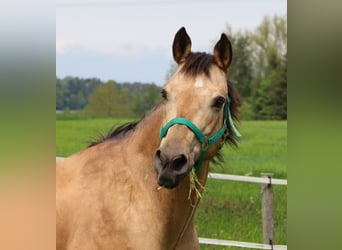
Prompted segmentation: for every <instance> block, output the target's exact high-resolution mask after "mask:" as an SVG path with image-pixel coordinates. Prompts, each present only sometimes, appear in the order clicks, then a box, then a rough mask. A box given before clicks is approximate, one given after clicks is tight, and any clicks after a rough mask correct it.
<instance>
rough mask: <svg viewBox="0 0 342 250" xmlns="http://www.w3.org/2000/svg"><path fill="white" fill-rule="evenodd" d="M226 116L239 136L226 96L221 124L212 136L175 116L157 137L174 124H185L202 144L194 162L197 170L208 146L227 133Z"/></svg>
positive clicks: (184, 119)
mask: <svg viewBox="0 0 342 250" xmlns="http://www.w3.org/2000/svg"><path fill="white" fill-rule="evenodd" d="M227 118H228V121H229V125H230V127H231V128H232V130H233V133H234V134H235V135H236V136H237V137H241V134H240V133H239V131H238V130H237V129H236V127H235V126H234V122H233V119H232V117H231V114H230V98H229V97H228V99H227V101H226V103H225V107H224V118H223V125H222V127H221V128H220V130H219V131H217V132H216V134H214V135H213V136H211V137H208V136H205V135H204V134H203V133H202V131H201V130H200V129H199V128H198V127H197V126H196V125H195V124H193V123H192V122H191V121H189V120H188V119H186V118H181V117H176V118H174V119H172V120H170V121H169V122H168V123H166V125H165V127H160V133H159V137H160V140H162V139H163V138H164V137H165V135H166V133H167V131H168V130H169V128H170V127H172V126H173V125H175V124H181V125H185V126H187V127H188V128H189V129H190V130H191V131H192V132H193V133H194V134H195V135H196V137H197V139H198V140H199V141H200V143H201V146H202V153H201V156H200V159H199V160H198V162H197V163H196V164H195V170H196V172H198V171H199V170H200V169H201V166H202V162H203V160H204V157H205V155H206V153H207V151H208V148H209V146H210V145H212V144H214V143H215V142H217V141H218V140H219V139H220V138H222V137H223V140H224V139H225V137H226V136H227V133H228V127H227V122H226V121H227Z"/></svg>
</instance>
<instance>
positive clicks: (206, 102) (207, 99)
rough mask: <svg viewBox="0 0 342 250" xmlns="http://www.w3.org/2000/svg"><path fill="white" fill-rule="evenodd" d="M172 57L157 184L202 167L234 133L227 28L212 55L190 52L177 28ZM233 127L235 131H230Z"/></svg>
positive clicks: (174, 181) (185, 36) (176, 181)
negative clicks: (175, 65) (228, 71)
mask: <svg viewBox="0 0 342 250" xmlns="http://www.w3.org/2000/svg"><path fill="white" fill-rule="evenodd" d="M172 47H173V57H174V60H175V61H176V63H177V64H178V68H177V70H176V72H175V73H174V75H173V76H172V77H171V78H170V80H169V81H168V82H167V83H166V85H165V86H164V88H163V89H162V91H161V93H162V96H163V105H164V116H163V122H162V125H161V130H160V139H161V143H160V146H159V148H158V149H157V150H156V152H155V156H154V167H155V170H156V173H157V176H158V184H159V185H160V186H164V187H166V188H174V187H176V186H177V185H178V184H179V183H180V182H181V181H182V180H183V179H184V177H185V176H187V175H188V174H189V172H190V171H191V169H192V168H193V167H194V168H195V169H196V171H200V168H201V164H202V163H203V162H204V161H208V160H211V159H212V158H213V157H214V156H215V155H216V154H217V153H218V151H219V149H220V147H221V146H222V144H223V142H224V141H225V140H226V139H227V137H228V138H231V139H232V138H233V136H234V135H231V132H232V131H233V130H234V131H235V132H236V133H238V132H237V131H236V129H235V127H234V125H233V123H232V119H231V113H230V112H231V110H232V109H234V107H231V106H230V102H231V101H233V102H234V101H235V100H231V95H230V94H229V91H230V88H229V86H228V82H227V70H228V67H229V65H230V63H231V60H232V46H231V43H230V41H229V39H228V38H227V36H226V35H225V34H222V35H221V37H220V39H219V41H218V42H217V43H216V45H215V47H214V51H213V55H211V54H207V53H201V52H195V53H194V52H191V39H190V37H189V35H188V34H187V33H186V30H185V28H184V27H183V28H181V29H180V30H179V31H178V32H177V33H176V35H175V38H174V41H173V46H172ZM234 131H233V132H234Z"/></svg>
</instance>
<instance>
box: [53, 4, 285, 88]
mask: <svg viewBox="0 0 342 250" xmlns="http://www.w3.org/2000/svg"><path fill="white" fill-rule="evenodd" d="M274 15H279V16H286V15H287V1H286V0H208V1H204V0H126V1H124V0H83V1H82V0H57V1H56V75H57V77H59V78H63V77H65V76H68V75H70V76H74V77H76V76H77V77H81V78H92V77H96V78H99V79H101V80H103V81H107V80H114V81H116V82H119V83H123V82H142V83H155V84H157V85H159V86H162V85H163V84H164V83H165V82H166V75H167V72H168V70H169V69H170V67H171V64H172V63H173V57H172V42H173V38H174V35H175V33H176V32H177V31H178V30H179V29H180V28H181V27H183V26H184V27H185V28H186V30H187V33H188V34H189V36H190V38H191V41H192V50H193V51H204V52H209V53H212V50H213V47H214V45H215V43H216V41H217V40H218V39H219V38H220V35H221V33H222V32H224V31H225V30H226V26H227V25H230V26H231V28H232V30H233V32H236V31H239V30H250V31H253V30H254V29H255V28H256V27H257V26H258V25H259V24H260V23H261V21H262V19H263V17H264V16H270V17H272V16H274ZM233 53H234V48H233Z"/></svg>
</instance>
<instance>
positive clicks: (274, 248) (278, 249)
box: [56, 157, 287, 250]
mask: <svg viewBox="0 0 342 250" xmlns="http://www.w3.org/2000/svg"><path fill="white" fill-rule="evenodd" d="M63 159H64V158H63V157H56V161H57V160H63ZM208 178H211V179H217V180H230V181H243V182H253V183H261V184H268V185H269V186H271V185H287V180H282V179H274V178H272V177H270V176H268V177H252V176H241V175H230V174H216V173H209V174H208ZM198 240H199V243H200V244H207V245H217V246H235V247H242V248H250V249H270V250H286V249H287V246H286V245H271V244H260V243H251V242H242V241H233V240H220V239H209V238H202V237H199V238H198Z"/></svg>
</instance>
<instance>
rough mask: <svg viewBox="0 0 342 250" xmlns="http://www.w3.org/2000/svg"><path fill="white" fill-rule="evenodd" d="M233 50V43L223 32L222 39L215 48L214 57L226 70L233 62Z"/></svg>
mask: <svg viewBox="0 0 342 250" xmlns="http://www.w3.org/2000/svg"><path fill="white" fill-rule="evenodd" d="M232 57H233V52H232V45H231V43H230V41H229V39H228V37H227V36H226V35H225V34H223V33H222V35H221V38H220V40H219V41H218V42H217V43H216V45H215V48H214V59H215V62H216V64H217V65H218V66H219V67H220V68H221V69H223V70H224V71H226V70H227V69H228V67H229V65H230V63H231V62H232Z"/></svg>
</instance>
